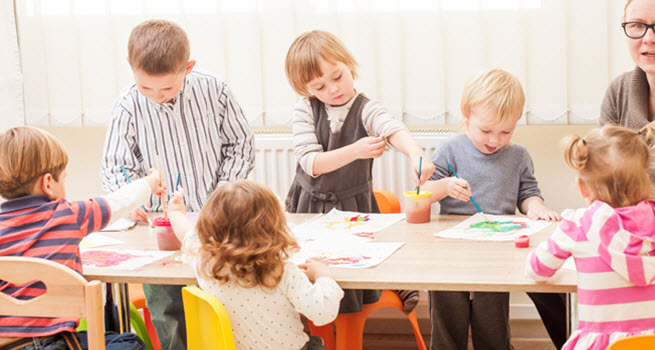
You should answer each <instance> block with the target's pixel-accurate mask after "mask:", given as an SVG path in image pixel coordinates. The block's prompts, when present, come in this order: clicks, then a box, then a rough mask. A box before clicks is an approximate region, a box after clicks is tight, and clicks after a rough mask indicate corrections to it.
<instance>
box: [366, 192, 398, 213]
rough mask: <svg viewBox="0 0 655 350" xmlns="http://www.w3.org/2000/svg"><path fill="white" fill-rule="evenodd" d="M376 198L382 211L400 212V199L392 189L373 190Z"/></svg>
mask: <svg viewBox="0 0 655 350" xmlns="http://www.w3.org/2000/svg"><path fill="white" fill-rule="evenodd" d="M373 194H374V195H375V200H376V201H377V202H378V207H379V208H380V213H384V214H391V213H400V201H399V200H398V197H396V195H395V194H393V192H391V191H387V190H373Z"/></svg>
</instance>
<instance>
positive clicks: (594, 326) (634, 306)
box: [526, 201, 655, 349]
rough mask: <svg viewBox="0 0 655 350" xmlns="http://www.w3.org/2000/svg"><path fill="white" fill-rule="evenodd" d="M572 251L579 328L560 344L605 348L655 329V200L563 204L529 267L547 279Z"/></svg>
mask: <svg viewBox="0 0 655 350" xmlns="http://www.w3.org/2000/svg"><path fill="white" fill-rule="evenodd" d="M570 256H573V258H574V260H575V265H576V269H577V271H578V316H579V321H578V329H577V330H576V331H574V332H573V334H571V337H570V338H569V340H568V341H567V342H566V344H565V345H564V347H563V349H605V348H607V346H608V345H609V344H610V343H611V342H613V341H615V340H617V339H619V338H623V337H626V336H632V335H638V334H653V333H654V332H655V278H654V277H655V201H644V202H640V203H638V204H637V205H635V206H632V207H624V208H616V209H615V208H612V207H611V206H609V205H607V204H606V203H603V202H601V201H596V202H594V203H593V204H592V205H591V206H590V207H589V208H587V209H578V210H575V211H573V210H566V211H565V212H564V213H562V222H561V223H560V225H559V227H558V228H557V230H556V231H555V232H554V233H553V235H552V236H551V237H550V238H549V239H548V240H547V241H546V242H543V243H541V244H540V245H539V246H538V247H537V249H536V250H535V251H534V252H533V253H532V254H530V255H529V257H528V263H527V267H526V270H527V273H528V274H529V275H530V276H531V277H532V278H534V279H535V280H537V281H545V280H547V279H548V278H549V277H550V276H552V275H553V274H554V273H555V272H556V271H557V270H558V269H559V268H560V267H561V266H562V264H563V263H564V261H565V260H566V259H567V258H569V257H570Z"/></svg>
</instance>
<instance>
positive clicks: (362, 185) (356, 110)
mask: <svg viewBox="0 0 655 350" xmlns="http://www.w3.org/2000/svg"><path fill="white" fill-rule="evenodd" d="M309 101H310V104H311V107H312V112H313V113H312V114H313V115H314V125H315V133H316V138H317V140H318V142H319V143H320V144H321V145H322V146H323V151H324V152H327V151H332V150H335V149H338V148H341V147H344V146H347V145H350V144H352V143H354V142H356V141H357V140H359V139H360V138H362V137H366V136H368V134H367V133H366V129H365V128H364V124H363V123H362V118H361V114H362V110H363V109H364V106H365V105H366V103H368V101H369V99H368V98H367V97H366V96H364V95H363V94H361V93H360V94H359V95H358V96H357V97H356V98H355V101H354V102H353V105H352V106H351V108H350V111H349V112H348V115H347V116H346V119H345V120H344V123H343V126H342V127H341V130H340V131H339V132H337V133H332V132H331V130H330V121H329V120H328V114H327V111H326V110H325V105H324V104H323V103H322V102H321V101H319V100H318V99H316V98H311V99H310V100H309ZM372 168H373V159H372V158H370V159H358V160H355V161H354V162H352V163H350V164H348V165H346V166H344V167H341V168H340V169H337V170H334V171H332V172H330V173H327V174H322V175H320V176H318V177H315V178H314V177H311V176H309V175H308V174H307V173H305V171H304V170H303V169H302V168H301V167H300V165H298V166H297V167H296V176H295V178H294V180H293V183H292V184H291V188H290V189H289V194H288V195H287V199H286V206H287V210H288V211H289V212H290V213H327V212H329V211H330V210H332V208H337V209H338V210H344V211H357V212H361V213H379V212H380V209H379V208H378V203H377V202H376V201H375V195H374V194H373V183H372ZM344 292H345V294H344V297H343V299H341V307H340V309H339V312H340V313H349V312H359V311H361V310H362V304H370V303H374V302H376V301H378V299H379V298H380V291H379V290H368V289H367V290H360V289H356V290H355V289H349V290H345V291H344Z"/></svg>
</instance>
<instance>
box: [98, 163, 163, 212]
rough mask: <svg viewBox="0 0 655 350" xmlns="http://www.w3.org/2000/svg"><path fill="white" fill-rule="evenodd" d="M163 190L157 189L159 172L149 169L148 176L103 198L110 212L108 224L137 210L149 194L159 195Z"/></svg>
mask: <svg viewBox="0 0 655 350" xmlns="http://www.w3.org/2000/svg"><path fill="white" fill-rule="evenodd" d="M165 189H166V188H165V187H159V171H158V170H156V169H151V170H150V175H148V176H145V177H143V178H141V179H139V180H136V181H133V182H132V183H130V184H127V185H126V186H123V187H121V188H119V189H118V190H117V191H114V192H112V193H110V194H108V195H106V196H104V197H105V200H106V201H107V204H108V205H109V208H110V210H111V220H110V222H111V221H115V220H117V219H119V218H121V217H123V216H125V215H126V214H127V213H128V212H130V211H132V210H134V208H138V207H139V206H140V205H141V204H143V203H145V202H146V201H147V200H148V198H149V197H150V194H155V195H159V194H161V193H162V192H163V191H164V190H165Z"/></svg>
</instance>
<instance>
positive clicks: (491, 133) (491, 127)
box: [464, 106, 518, 154]
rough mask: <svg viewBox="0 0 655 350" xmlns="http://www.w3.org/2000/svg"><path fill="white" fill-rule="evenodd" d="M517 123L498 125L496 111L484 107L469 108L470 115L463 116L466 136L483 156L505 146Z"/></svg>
mask: <svg viewBox="0 0 655 350" xmlns="http://www.w3.org/2000/svg"><path fill="white" fill-rule="evenodd" d="M517 121H518V120H516V121H510V122H507V123H503V124H498V123H496V111H495V110H494V109H493V108H489V107H486V106H475V107H473V108H471V115H469V116H464V122H465V123H466V127H467V131H466V135H467V136H468V138H469V139H470V140H471V142H473V145H475V148H477V149H478V151H480V152H482V153H484V154H492V153H494V152H496V151H498V150H499V149H501V148H503V147H504V146H505V145H507V144H508V143H509V140H510V139H511V138H512V134H513V133H514V129H515V128H516V122H517Z"/></svg>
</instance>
